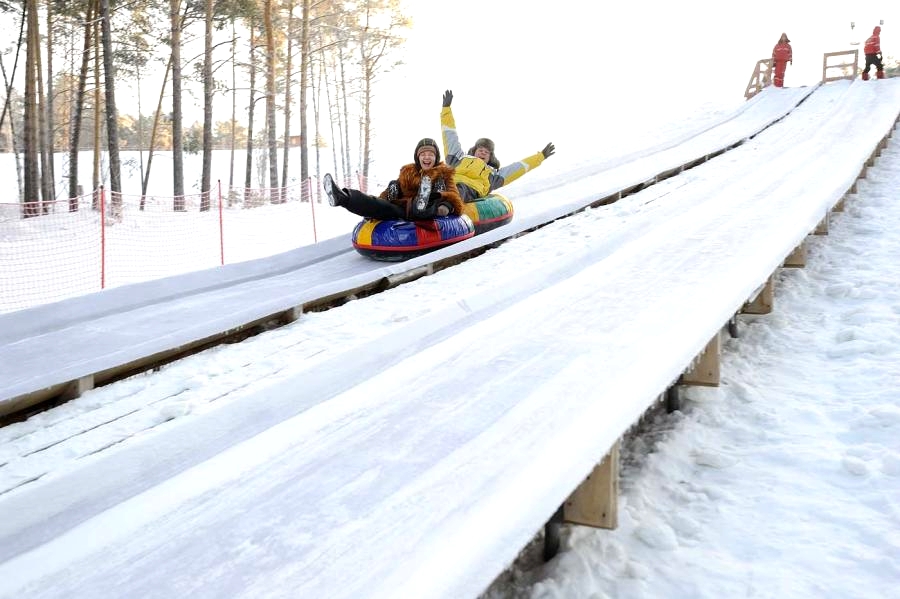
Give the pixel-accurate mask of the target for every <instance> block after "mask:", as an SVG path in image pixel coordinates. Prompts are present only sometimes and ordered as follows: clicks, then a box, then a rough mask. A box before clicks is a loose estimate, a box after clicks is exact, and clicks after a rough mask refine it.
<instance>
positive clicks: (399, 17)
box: [0, 0, 412, 216]
mask: <svg viewBox="0 0 900 599" xmlns="http://www.w3.org/2000/svg"><path fill="white" fill-rule="evenodd" d="M0 13H2V14H0V16H2V17H3V18H4V23H6V24H7V25H6V26H5V27H4V29H5V30H6V32H5V34H4V35H3V40H2V41H0V72H2V76H3V86H4V92H5V94H4V99H3V108H2V114H0V151H3V152H13V153H15V155H16V164H17V171H18V179H19V201H20V202H22V203H23V204H24V205H25V206H26V209H25V212H26V216H27V215H29V214H32V215H36V214H39V213H40V212H41V209H40V205H41V203H42V201H44V202H49V201H52V200H53V199H55V198H58V197H68V198H75V197H76V196H77V195H78V184H79V182H78V178H77V176H76V173H78V161H79V154H81V156H82V159H83V157H84V150H90V151H91V152H92V154H91V155H92V156H93V162H94V166H93V180H92V181H91V185H92V188H93V189H97V188H98V187H99V186H100V184H101V181H106V182H107V189H108V191H109V192H110V195H111V197H112V201H113V202H115V198H116V194H120V193H121V191H122V190H121V163H120V158H119V152H120V151H122V150H126V149H127V150H141V152H142V156H144V155H146V159H144V158H142V160H141V180H142V190H141V192H142V194H146V192H147V183H148V181H149V178H150V176H151V172H152V170H151V169H152V163H153V156H154V152H159V151H163V150H165V151H170V152H171V156H172V160H173V165H172V167H173V168H172V170H173V177H172V178H173V181H172V195H173V197H174V198H175V200H174V202H175V206H174V207H173V208H174V209H175V210H179V209H183V206H179V198H183V196H184V193H185V192H184V176H185V173H184V164H183V159H184V154H185V153H198V154H202V157H203V160H202V165H203V166H202V174H201V187H202V189H201V191H202V192H203V193H204V194H205V197H208V193H206V192H208V191H209V190H210V186H211V179H212V173H211V164H212V152H213V151H214V150H230V151H231V160H232V169H231V172H232V175H231V176H232V177H234V176H235V174H234V173H238V175H239V174H240V172H241V166H242V165H235V164H234V160H235V151H236V150H237V149H243V150H246V154H245V157H246V164H245V165H243V172H244V181H243V183H241V182H240V181H238V182H235V181H229V187H231V186H232V185H241V184H243V186H244V187H245V188H250V187H251V181H252V178H251V173H252V172H253V170H254V169H253V168H252V164H251V162H252V157H253V155H254V152H256V153H257V154H260V153H262V155H263V156H264V159H265V161H266V166H267V174H268V186H269V187H271V188H273V189H275V188H279V187H286V182H287V180H288V169H289V168H290V169H296V168H297V165H294V164H289V160H288V156H289V152H288V150H289V149H290V148H292V147H293V148H298V147H299V149H300V165H299V171H300V178H301V180H306V179H307V178H308V177H309V176H310V170H311V169H313V170H314V171H315V172H318V165H319V163H320V161H321V160H322V159H323V156H322V154H323V153H325V152H330V153H331V156H329V159H330V160H333V162H334V164H336V165H338V168H339V169H342V171H343V172H342V173H340V172H339V173H337V175H338V176H347V175H348V174H349V173H351V172H353V171H357V172H359V173H361V174H362V175H363V176H368V167H369V162H370V141H371V138H372V134H373V129H372V122H371V119H370V115H371V107H372V99H373V95H374V90H375V87H376V85H377V83H378V79H379V75H381V74H383V73H385V72H387V71H389V70H390V69H392V68H393V67H394V66H396V65H397V64H398V62H397V59H396V55H397V52H396V49H397V48H398V47H400V46H401V45H402V44H403V42H404V41H405V37H404V35H405V33H406V32H407V31H408V30H409V28H410V27H411V25H412V23H411V20H410V18H409V17H408V16H405V14H404V10H403V7H402V5H401V0H168V1H165V0H162V1H160V0H157V1H153V0H129V1H124V0H22V1H21V2H13V1H10V0H0ZM9 24H14V26H13V27H10V26H9ZM160 74H162V85H160V86H159V89H158V94H155V97H156V98H158V100H157V101H156V103H155V105H151V106H143V105H142V104H141V93H140V90H142V89H144V90H146V89H147V86H148V85H150V83H149V82H151V81H159V80H160V76H159V75H160ZM151 75H154V76H151ZM142 86H143V88H142ZM189 88H191V89H192V88H196V89H197V90H199V91H198V93H199V94H201V95H202V122H201V121H200V120H197V119H190V118H187V117H186V116H185V110H184V106H185V93H186V89H189ZM133 90H138V93H135V92H134V91H133ZM117 92H118V93H119V96H117ZM58 153H62V154H64V155H66V156H67V159H66V160H65V161H64V164H65V169H66V171H67V172H65V173H54V172H53V171H54V162H55V161H54V160H53V156H54V155H55V154H58ZM144 153H146V154H144ZM101 155H104V160H103V161H102V162H103V163H104V168H106V169H108V172H106V173H102V172H101ZM293 155H294V156H295V157H296V154H293ZM311 162H312V165H311ZM57 180H62V181H68V188H67V189H64V190H57V189H55V186H56V181H57ZM74 206H75V204H74V202H73V207H74ZM201 209H208V201H207V202H203V203H202V204H201Z"/></svg>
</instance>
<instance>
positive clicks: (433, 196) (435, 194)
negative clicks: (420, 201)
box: [428, 189, 441, 203]
mask: <svg viewBox="0 0 900 599" xmlns="http://www.w3.org/2000/svg"><path fill="white" fill-rule="evenodd" d="M428 201H429V203H434V202H439V201H441V192H439V191H438V190H436V189H432V190H431V193H430V194H428Z"/></svg>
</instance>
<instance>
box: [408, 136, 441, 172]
mask: <svg viewBox="0 0 900 599" xmlns="http://www.w3.org/2000/svg"><path fill="white" fill-rule="evenodd" d="M426 148H427V149H429V150H431V151H433V152H434V163H435V164H437V163H438V162H440V161H441V151H440V150H438V145H437V142H436V141H434V140H433V139H431V138H430V137H423V138H422V139H420V140H419V143H417V144H416V150H415V152H414V153H413V161H414V162H415V163H416V166H417V167H418V168H422V165H421V164H419V152H421V151H422V150H423V149H426Z"/></svg>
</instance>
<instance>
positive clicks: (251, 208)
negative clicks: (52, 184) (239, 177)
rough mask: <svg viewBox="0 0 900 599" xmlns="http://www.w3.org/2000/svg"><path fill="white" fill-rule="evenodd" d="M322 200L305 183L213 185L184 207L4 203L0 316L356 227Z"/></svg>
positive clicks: (146, 200)
mask: <svg viewBox="0 0 900 599" xmlns="http://www.w3.org/2000/svg"><path fill="white" fill-rule="evenodd" d="M343 183H344V184H345V185H346V186H350V184H353V185H352V186H354V187H358V188H360V189H367V188H368V183H369V182H368V181H367V180H366V179H365V178H364V177H363V176H361V175H359V176H357V177H354V180H352V181H344V182H343ZM321 191H322V188H321V186H320V185H318V184H317V182H316V180H315V179H313V178H309V179H307V180H306V181H304V182H302V183H301V184H298V185H295V186H292V187H285V188H252V189H244V188H232V189H231V190H223V189H222V186H221V184H216V185H214V186H213V190H212V191H211V192H208V193H204V194H193V195H185V196H180V197H173V196H140V195H127V194H112V193H110V192H109V191H108V190H106V189H104V188H100V189H97V190H95V191H94V192H92V193H89V194H85V195H83V196H80V197H77V198H69V199H64V200H59V201H51V202H29V203H5V204H4V203H0V312H11V311H14V310H20V309H23V308H27V307H30V306H35V305H39V304H45V303H49V302H54V301H58V300H61V299H65V298H67V297H72V296H75V295H82V294H85V293H91V292H94V291H99V290H102V289H107V288H110V287H117V286H120V285H125V284H128V283H136V282H140V281H146V280H151V279H157V278H162V277H166V276H170V275H175V274H181V273H185V272H191V271H195V270H201V269H205V268H212V267H216V266H221V265H224V264H232V263H236V262H242V261H245V260H251V259H254V258H261V257H265V256H271V255H274V254H277V253H280V252H284V251H287V250H290V249H293V248H296V247H299V246H301V245H307V244H311V243H316V242H317V241H319V240H320V239H325V238H328V237H333V236H335V235H339V234H342V233H346V232H348V231H349V230H350V229H351V228H352V226H353V223H354V222H355V221H356V220H358V217H356V216H354V215H352V214H350V213H348V212H347V211H345V210H336V209H332V210H328V209H327V208H330V207H329V206H328V203H327V201H325V199H324V197H323V194H322V193H321ZM311 198H312V200H313V201H310V199H311ZM323 207H324V209H323Z"/></svg>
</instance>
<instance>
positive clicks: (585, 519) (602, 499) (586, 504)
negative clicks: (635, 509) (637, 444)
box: [563, 441, 619, 529]
mask: <svg viewBox="0 0 900 599" xmlns="http://www.w3.org/2000/svg"><path fill="white" fill-rule="evenodd" d="M618 512H619V441H616V442H615V444H614V445H613V446H612V447H611V448H610V449H609V453H607V454H606V457H604V458H603V460H602V461H601V462H600V463H599V464H597V466H595V467H594V469H593V470H592V471H591V473H590V474H588V477H587V478H586V479H584V481H583V482H582V483H581V484H580V485H579V486H578V488H577V489H575V491H574V492H573V493H572V494H571V495H570V496H569V498H568V499H566V501H565V503H564V504H563V521H564V522H568V523H570V524H583V525H585V526H592V527H594V528H609V529H613V528H615V527H616V526H618V525H619V514H618Z"/></svg>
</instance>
